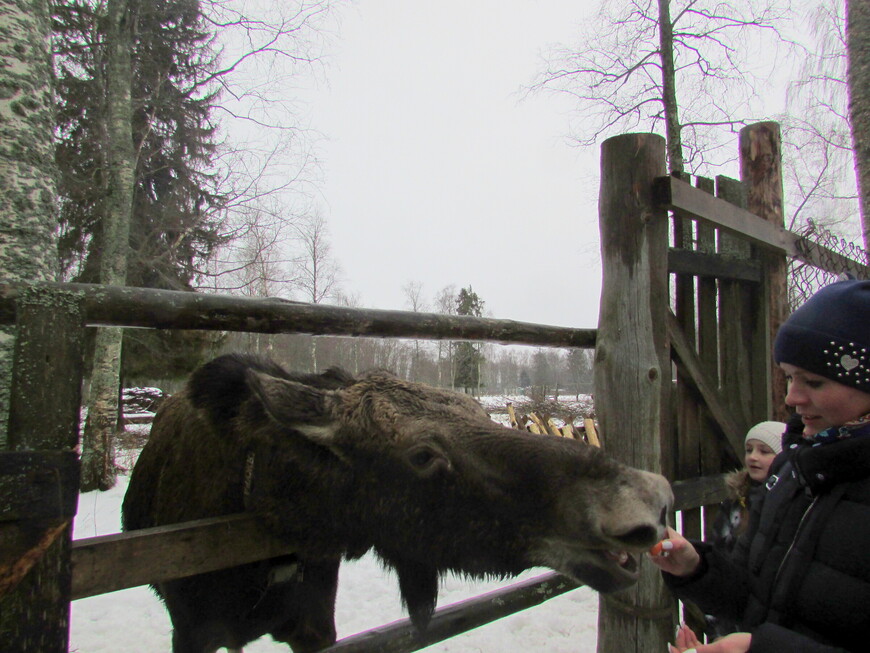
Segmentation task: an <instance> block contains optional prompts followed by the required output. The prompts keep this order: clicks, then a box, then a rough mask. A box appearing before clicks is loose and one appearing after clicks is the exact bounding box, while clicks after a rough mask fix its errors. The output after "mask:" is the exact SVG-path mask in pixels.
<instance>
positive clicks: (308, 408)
mask: <svg viewBox="0 0 870 653" xmlns="http://www.w3.org/2000/svg"><path fill="white" fill-rule="evenodd" d="M247 381H248V387H249V388H250V389H251V392H252V393H253V394H254V396H255V397H257V399H259V400H260V403H261V404H262V405H263V408H264V410H265V411H266V414H267V415H268V416H269V417H270V418H271V419H272V420H274V421H275V422H277V423H278V424H280V425H281V426H283V427H285V428H291V429H293V430H295V431H299V432H300V433H302V435H304V436H305V437H307V438H308V439H310V440H312V441H314V442H315V443H317V444H320V445H323V446H329V447H331V446H332V445H333V436H334V435H335V420H334V419H333V416H332V413H331V412H330V410H329V406H330V403H331V401H330V399H331V398H332V395H333V394H334V392H333V391H331V390H321V389H319V388H313V387H311V386H310V385H305V384H304V383H297V382H295V381H288V380H287V379H281V378H278V377H275V376H271V375H269V374H262V373H261V372H256V371H254V370H249V371H248V373H247Z"/></svg>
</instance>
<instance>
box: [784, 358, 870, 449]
mask: <svg viewBox="0 0 870 653" xmlns="http://www.w3.org/2000/svg"><path fill="white" fill-rule="evenodd" d="M779 366H780V368H782V371H783V372H785V376H786V378H787V379H788V393H787V394H786V396H785V403H786V404H788V405H789V406H792V407H793V408H794V409H795V410H796V411H797V412H798V414H799V415H800V416H801V419H802V420H803V423H804V435H815V434H816V433H818V432H819V431H824V430H825V429H828V428H831V427H832V426H841V425H843V424H845V423H846V422H851V421H853V420H856V419H858V418H859V417H861V416H862V415H866V414H867V413H870V393H867V392H862V391H861V390H857V389H856V388H853V387H851V386H847V385H843V384H842V383H837V382H836V381H832V380H831V379H828V378H825V377H824V376H819V375H818V374H813V373H812V372H808V371H806V370H804V369H802V368H800V367H796V366H794V365H790V364H788V363H780V364H779Z"/></svg>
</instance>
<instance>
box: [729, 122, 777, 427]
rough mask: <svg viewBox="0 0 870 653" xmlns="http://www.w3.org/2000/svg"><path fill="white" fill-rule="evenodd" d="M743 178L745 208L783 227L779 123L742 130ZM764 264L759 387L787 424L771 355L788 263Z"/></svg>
mask: <svg viewBox="0 0 870 653" xmlns="http://www.w3.org/2000/svg"><path fill="white" fill-rule="evenodd" d="M740 179H741V181H742V182H743V185H744V186H745V188H746V208H747V210H749V211H751V212H752V213H754V214H756V215H757V216H759V217H760V218H761V219H763V220H766V221H767V222H771V223H773V224H775V225H776V226H778V227H782V226H783V225H784V220H783V193H782V139H781V136H780V130H779V124H778V123H775V122H757V123H754V124H752V125H747V126H746V127H744V128H743V129H741V130H740ZM760 257H761V261H762V263H763V265H764V274H763V275H762V278H763V281H762V284H763V288H762V293H763V297H766V299H762V306H764V305H765V304H766V307H767V311H766V312H767V315H768V319H769V324H768V329H767V338H768V340H767V342H766V343H760V344H761V345H762V346H763V349H762V351H765V352H766V354H765V355H766V356H767V360H768V361H769V363H768V365H767V370H769V375H768V377H767V379H765V380H766V381H767V383H758V384H757V387H767V388H769V389H770V392H769V394H768V402H769V403H768V405H767V409H766V410H765V411H764V414H765V415H768V416H769V417H767V418H766V419H776V420H780V421H785V420H786V419H787V417H788V413H789V411H788V409H787V408H786V406H785V403H784V399H785V394H786V384H785V376H784V375H783V373H782V372H781V371H780V370H779V368H778V367H776V366H775V365H774V364H773V359H772V357H771V352H772V351H773V348H772V346H773V339H774V338H775V337H776V332H777V329H779V325H780V324H782V322H783V320H784V319H785V318H786V317H787V311H788V288H787V282H786V279H787V276H788V262H787V261H786V258H785V256H782V255H781V254H772V253H770V252H760Z"/></svg>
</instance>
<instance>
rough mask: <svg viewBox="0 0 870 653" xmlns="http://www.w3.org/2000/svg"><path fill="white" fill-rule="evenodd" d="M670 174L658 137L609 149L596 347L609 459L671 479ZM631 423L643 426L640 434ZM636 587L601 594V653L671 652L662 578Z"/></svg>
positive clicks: (636, 138) (598, 406) (655, 575)
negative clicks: (664, 181)
mask: <svg viewBox="0 0 870 653" xmlns="http://www.w3.org/2000/svg"><path fill="white" fill-rule="evenodd" d="M664 171H665V143H663V142H662V139H661V136H658V135H656V134H623V135H622V136H615V137H613V138H609V139H607V140H606V141H604V143H602V146H601V191H600V193H599V205H598V206H599V209H598V210H599V228H600V231H601V263H602V269H603V272H604V274H603V284H602V287H601V309H600V311H599V317H598V337H597V340H596V347H595V413H596V415H597V416H598V421H599V424H600V426H601V433H602V441H603V442H604V446H605V449H606V450H607V452H608V453H609V454H610V455H612V456H614V457H615V458H616V459H617V460H619V461H621V462H623V463H625V464H627V465H631V466H633V467H639V468H641V469H646V470H649V471H653V472H660V473H663V472H665V470H664V469H663V467H664V466H665V464H666V457H665V452H670V451H671V446H670V445H671V439H670V433H671V428H670V415H669V408H670V395H669V393H670V387H671V361H670V343H669V341H668V335H667V313H668V303H669V302H668V270H667V258H668V257H667V251H668V221H667V215H666V213H665V212H664V211H663V210H661V209H658V208H657V207H656V206H655V204H654V202H653V198H652V185H653V179H655V177H658V176H661V175H662V173H664ZM625 424H643V428H642V429H640V430H639V431H632V430H631V429H628V430H627V429H625V428H624V425H625ZM640 565H641V578H640V581H639V582H638V584H637V585H636V586H635V587H632V588H630V589H627V590H624V591H621V592H616V593H614V594H610V595H602V596H601V599H600V602H599V610H598V653H641V652H646V651H663V650H665V643H666V642H667V641H668V639H669V638H670V637H671V636H672V635H673V632H674V630H673V626H674V622H675V617H676V603H675V601H674V599H673V596H672V595H671V594H670V592H668V591H667V589H666V588H665V587H664V584H663V582H662V578H661V574H660V573H659V571H658V569H657V568H656V567H655V566H654V565H652V564H651V563H650V562H649V561H648V560H645V559H643V558H641V561H640Z"/></svg>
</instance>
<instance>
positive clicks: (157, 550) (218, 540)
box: [72, 514, 293, 600]
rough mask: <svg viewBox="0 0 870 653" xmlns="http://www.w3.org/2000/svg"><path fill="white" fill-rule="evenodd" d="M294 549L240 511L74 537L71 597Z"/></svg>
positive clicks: (107, 590)
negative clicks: (219, 515)
mask: <svg viewBox="0 0 870 653" xmlns="http://www.w3.org/2000/svg"><path fill="white" fill-rule="evenodd" d="M289 553H293V548H292V547H291V546H289V545H288V544H287V543H286V542H283V541H281V540H279V539H277V538H275V537H274V536H272V535H271V534H270V533H269V532H268V531H267V530H266V529H264V528H263V527H262V526H260V524H259V522H258V521H257V520H256V518H255V517H254V516H253V515H250V514H237V515H229V516H226V517H216V518H213V519H201V520H197V521H192V522H184V523H181V524H172V525H170V526H159V527H157V528H143V529H141V530H135V531H128V532H126V533H116V534H114V535H103V536H101V537H90V538H84V539H80V540H74V541H73V545H72V598H73V600H75V599H83V598H86V597H88V596H95V595H97V594H105V593H106V592H114V591H117V590H121V589H126V588H128V587H136V586H137V585H146V584H148V583H154V582H157V581H164V580H171V579H173V578H183V577H184V576H192V575H194V574H202V573H206V572H209V571H216V570H218V569H223V568H226V567H234V566H236V565H243V564H246V563H249V562H256V561H257V560H265V559H267V558H275V557H277V556H281V555H287V554H289Z"/></svg>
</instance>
